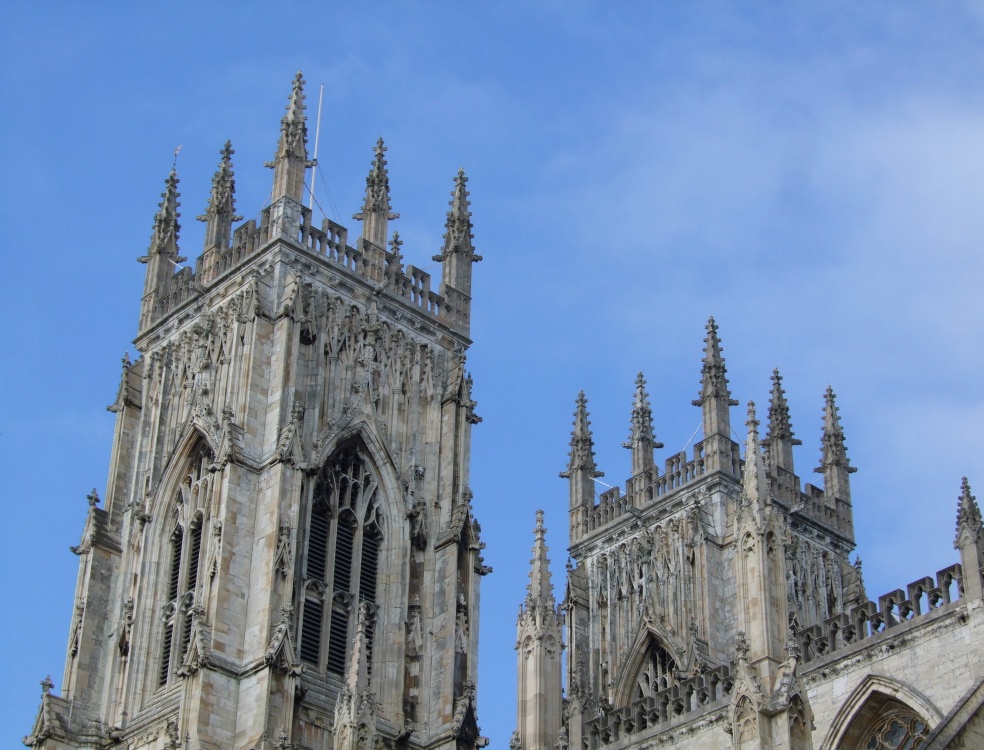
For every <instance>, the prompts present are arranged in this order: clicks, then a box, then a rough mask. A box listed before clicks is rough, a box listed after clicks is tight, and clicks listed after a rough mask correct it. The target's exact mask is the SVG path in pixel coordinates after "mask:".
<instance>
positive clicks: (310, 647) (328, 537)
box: [298, 441, 384, 676]
mask: <svg viewBox="0 0 984 750" xmlns="http://www.w3.org/2000/svg"><path fill="white" fill-rule="evenodd" d="M381 494H382V493H381V491H380V489H379V480H378V477H377V475H376V472H375V470H374V468H373V465H372V462H371V461H370V459H369V458H368V455H367V453H366V451H365V450H364V449H363V447H362V445H361V443H359V442H358V441H350V442H349V443H346V444H345V445H343V446H341V447H340V448H339V449H338V450H336V451H335V452H334V453H333V454H332V455H331V456H330V457H329V458H328V460H327V461H326V462H325V464H324V466H323V467H322V469H321V471H320V472H319V473H318V475H317V476H316V478H315V479H314V481H313V483H312V485H311V491H310V495H309V497H310V501H309V503H308V508H307V517H306V520H305V533H304V538H303V545H302V548H301V555H302V565H301V566H300V569H301V570H302V581H301V587H300V590H301V592H302V595H301V601H300V603H299V604H300V606H299V607H298V610H299V618H300V625H299V628H298V631H299V632H300V642H299V644H298V651H299V656H300V659H301V661H303V662H304V663H306V664H308V665H309V667H312V668H313V669H314V671H316V672H327V673H330V674H334V675H338V676H340V675H342V674H343V673H344V671H345V658H346V654H347V651H348V644H349V643H351V641H352V637H353V636H354V632H353V629H354V627H355V621H356V616H355V615H356V612H357V610H358V606H359V603H360V602H367V603H368V604H369V605H370V609H374V608H375V606H376V600H377V582H378V570H379V555H380V550H381V548H382V544H383V539H384V534H383V523H382V517H381V514H380V512H379V503H380V501H381ZM325 626H327V627H325ZM374 635H375V629H374V628H373V627H368V628H367V630H366V648H367V658H368V663H369V666H370V669H371V665H372V650H373V645H374Z"/></svg>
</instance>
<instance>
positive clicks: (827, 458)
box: [814, 385, 857, 474]
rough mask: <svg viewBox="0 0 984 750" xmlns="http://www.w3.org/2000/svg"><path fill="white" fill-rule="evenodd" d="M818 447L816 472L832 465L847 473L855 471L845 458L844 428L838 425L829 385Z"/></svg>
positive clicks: (836, 412) (832, 394)
mask: <svg viewBox="0 0 984 750" xmlns="http://www.w3.org/2000/svg"><path fill="white" fill-rule="evenodd" d="M820 447H821V458H820V466H819V467H818V468H817V469H814V471H815V472H817V473H818V474H822V473H823V472H824V471H825V470H826V469H828V468H829V467H832V466H837V467H842V468H844V469H846V470H847V472H848V473H849V474H853V473H854V472H855V471H857V469H856V468H854V467H853V466H851V465H850V461H849V460H848V458H847V446H846V445H845V443H844V430H843V429H841V426H840V417H839V415H838V411H837V404H836V396H835V395H834V389H833V388H831V387H830V386H829V385H828V386H827V390H826V392H825V393H824V408H823V438H822V442H821V446H820Z"/></svg>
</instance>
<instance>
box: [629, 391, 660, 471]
mask: <svg viewBox="0 0 984 750" xmlns="http://www.w3.org/2000/svg"><path fill="white" fill-rule="evenodd" d="M622 447H623V448H629V449H630V450H631V451H632V473H633V474H638V473H639V472H640V471H643V470H645V469H648V468H649V467H651V466H652V465H653V450H654V449H656V448H662V447H663V444H662V443H658V442H656V436H655V434H653V410H652V408H651V407H650V406H649V394H648V393H646V379H645V378H644V377H643V375H642V373H641V372H640V373H639V375H638V376H637V377H636V390H635V398H634V399H633V401H632V416H631V422H630V428H629V439H628V441H626V442H624V443H622Z"/></svg>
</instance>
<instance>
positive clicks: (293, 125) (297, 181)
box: [266, 71, 315, 240]
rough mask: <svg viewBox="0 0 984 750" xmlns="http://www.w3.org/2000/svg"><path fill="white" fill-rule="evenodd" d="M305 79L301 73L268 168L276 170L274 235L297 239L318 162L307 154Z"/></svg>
mask: <svg viewBox="0 0 984 750" xmlns="http://www.w3.org/2000/svg"><path fill="white" fill-rule="evenodd" d="M304 109H305V107H304V78H303V76H302V75H301V72H300V71H298V72H297V75H296V76H294V84H293V88H292V89H291V92H290V97H289V99H288V100H287V111H286V112H285V113H284V116H283V118H282V119H281V120H280V140H279V141H278V142H277V154H276V156H275V157H274V159H273V161H271V162H267V164H266V166H268V167H271V168H272V169H273V191H272V193H271V196H270V228H271V236H273V237H287V238H289V239H294V240H296V239H297V234H298V230H299V228H300V223H301V201H302V200H303V198H304V175H305V172H306V170H307V168H308V167H313V166H314V165H315V162H314V161H312V160H310V159H308V155H307V118H306V117H305V116H304Z"/></svg>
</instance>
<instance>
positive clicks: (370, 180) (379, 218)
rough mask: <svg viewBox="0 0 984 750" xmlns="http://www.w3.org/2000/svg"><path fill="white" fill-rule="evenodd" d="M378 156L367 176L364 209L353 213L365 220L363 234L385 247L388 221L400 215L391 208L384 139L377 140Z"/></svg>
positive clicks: (376, 151)
mask: <svg viewBox="0 0 984 750" xmlns="http://www.w3.org/2000/svg"><path fill="white" fill-rule="evenodd" d="M375 153H376V158H375V159H373V160H372V166H371V167H370V168H369V175H368V176H367V177H366V200H365V202H364V203H363V204H362V210H361V211H360V212H359V213H357V214H352V218H353V219H357V220H359V221H362V222H365V223H364V224H363V226H362V236H363V237H364V238H365V239H367V240H369V241H370V242H372V243H373V244H374V245H377V246H379V247H382V248H385V247H386V237H387V232H388V227H387V222H389V221H392V220H394V219H399V218H400V215H399V214H395V213H393V211H392V210H391V208H390V186H389V175H388V174H387V172H386V158H385V157H384V156H383V154H384V153H386V146H384V145H383V139H382V138H380V139H379V140H378V141H376V148H375Z"/></svg>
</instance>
